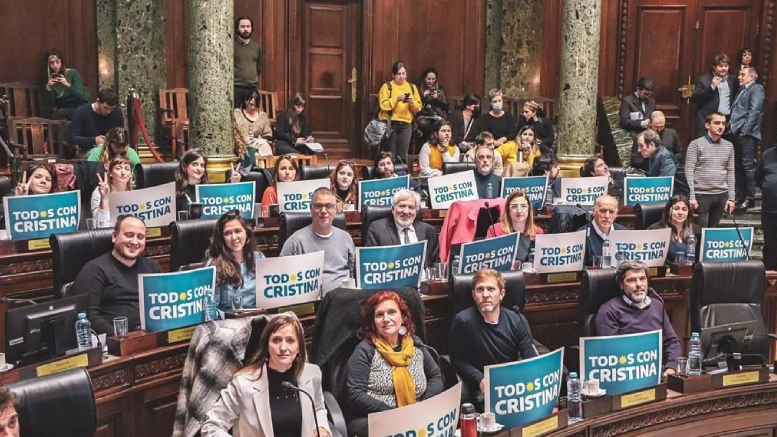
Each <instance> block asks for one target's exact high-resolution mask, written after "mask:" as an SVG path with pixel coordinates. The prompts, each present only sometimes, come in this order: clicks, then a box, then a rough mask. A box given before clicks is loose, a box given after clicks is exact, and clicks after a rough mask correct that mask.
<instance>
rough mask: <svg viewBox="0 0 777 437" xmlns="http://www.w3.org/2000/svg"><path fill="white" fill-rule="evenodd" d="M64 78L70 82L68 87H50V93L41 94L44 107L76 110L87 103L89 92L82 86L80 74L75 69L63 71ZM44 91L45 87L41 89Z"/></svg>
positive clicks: (59, 85)
mask: <svg viewBox="0 0 777 437" xmlns="http://www.w3.org/2000/svg"><path fill="white" fill-rule="evenodd" d="M65 78H67V81H68V82H70V87H65V86H64V85H61V84H56V85H54V86H52V87H51V91H48V90H47V91H45V92H44V93H43V100H44V103H45V104H46V106H52V107H55V108H58V109H61V108H78V107H79V106H81V105H83V104H84V103H87V102H89V91H88V90H87V89H86V87H85V86H84V81H83V80H82V79H81V73H79V72H78V70H76V69H75V68H68V69H67V70H65ZM43 89H44V90H45V89H46V88H45V87H44V88H43Z"/></svg>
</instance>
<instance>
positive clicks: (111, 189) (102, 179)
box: [91, 155, 132, 227]
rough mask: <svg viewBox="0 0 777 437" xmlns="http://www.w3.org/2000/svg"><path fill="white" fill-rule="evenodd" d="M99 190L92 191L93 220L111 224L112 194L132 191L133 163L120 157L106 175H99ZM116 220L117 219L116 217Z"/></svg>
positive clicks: (124, 157) (114, 159)
mask: <svg viewBox="0 0 777 437" xmlns="http://www.w3.org/2000/svg"><path fill="white" fill-rule="evenodd" d="M97 179H98V181H99V182H98V183H97V188H95V189H94V191H92V201H91V207H92V218H94V219H95V220H97V221H98V223H99V222H102V223H103V226H100V227H105V226H104V224H105V223H110V222H111V205H110V202H109V196H110V193H121V192H124V191H130V190H131V189H132V163H131V162H130V160H129V158H127V157H126V156H124V155H119V156H117V157H115V158H113V161H111V163H110V164H108V171H106V172H105V175H103V176H101V175H100V173H98V174H97ZM114 218H115V217H114Z"/></svg>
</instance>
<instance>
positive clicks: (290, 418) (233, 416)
mask: <svg viewBox="0 0 777 437" xmlns="http://www.w3.org/2000/svg"><path fill="white" fill-rule="evenodd" d="M287 382H288V383H291V384H292V385H294V386H296V387H299V388H300V390H302V391H305V392H307V393H309V394H310V396H311V397H312V398H313V403H312V404H311V402H310V400H309V399H308V397H307V396H304V395H301V394H299V393H298V392H296V391H294V390H289V389H287V388H285V387H284V386H283V384H284V383H287ZM314 415H315V418H314V417H313V416H314ZM316 419H317V421H318V429H316V425H315V424H316ZM230 430H232V432H234V435H240V436H256V437H267V436H269V435H274V436H279V437H280V436H302V437H316V436H317V435H320V436H321V437H330V436H331V431H330V429H329V422H328V421H327V411H326V405H324V394H323V390H322V389H321V369H319V368H318V366H316V365H315V364H310V363H308V362H307V354H306V352H305V335H304V332H303V330H302V325H301V324H300V322H299V319H297V316H295V315H294V313H283V314H279V315H277V316H275V317H273V318H272V319H270V321H269V322H268V323H267V326H266V327H265V328H264V331H262V338H261V340H260V346H259V349H258V350H257V352H256V354H254V356H252V357H248V358H247V359H246V364H245V367H243V368H242V369H240V370H239V371H238V372H237V373H236V374H235V376H234V377H233V378H232V381H230V383H229V384H228V385H227V388H225V389H224V390H222V391H221V396H220V397H219V399H218V401H216V403H215V404H214V405H213V407H211V409H210V411H208V420H207V421H206V422H205V424H204V425H203V426H202V431H201V432H202V436H203V437H228V436H230V435H232V434H230V433H229V431H230Z"/></svg>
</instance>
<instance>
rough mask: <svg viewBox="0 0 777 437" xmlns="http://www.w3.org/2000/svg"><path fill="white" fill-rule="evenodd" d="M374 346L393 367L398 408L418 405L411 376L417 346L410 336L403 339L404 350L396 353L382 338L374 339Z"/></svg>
mask: <svg viewBox="0 0 777 437" xmlns="http://www.w3.org/2000/svg"><path fill="white" fill-rule="evenodd" d="M372 344H374V345H375V349H376V350H377V351H378V353H380V355H381V356H382V357H383V359H384V360H386V361H388V363H389V364H390V365H391V377H392V379H393V381H394V394H395V395H396V397H397V407H404V406H405V405H412V404H414V403H416V398H415V383H414V382H413V376H412V375H411V374H410V369H409V366H410V361H411V360H412V359H413V353H414V352H415V344H414V343H413V339H412V338H411V337H410V335H405V336H404V337H402V349H400V351H399V352H394V349H393V348H392V347H391V345H389V344H388V342H387V341H386V340H384V339H383V338H381V337H377V336H376V337H372Z"/></svg>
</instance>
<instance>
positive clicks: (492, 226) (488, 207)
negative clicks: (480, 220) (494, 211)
mask: <svg viewBox="0 0 777 437" xmlns="http://www.w3.org/2000/svg"><path fill="white" fill-rule="evenodd" d="M483 208H485V209H486V214H487V215H488V220H489V221H490V222H491V228H492V229H494V232H496V222H494V217H493V216H491V205H490V204H489V203H488V202H484V203H483ZM486 235H488V232H486Z"/></svg>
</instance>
